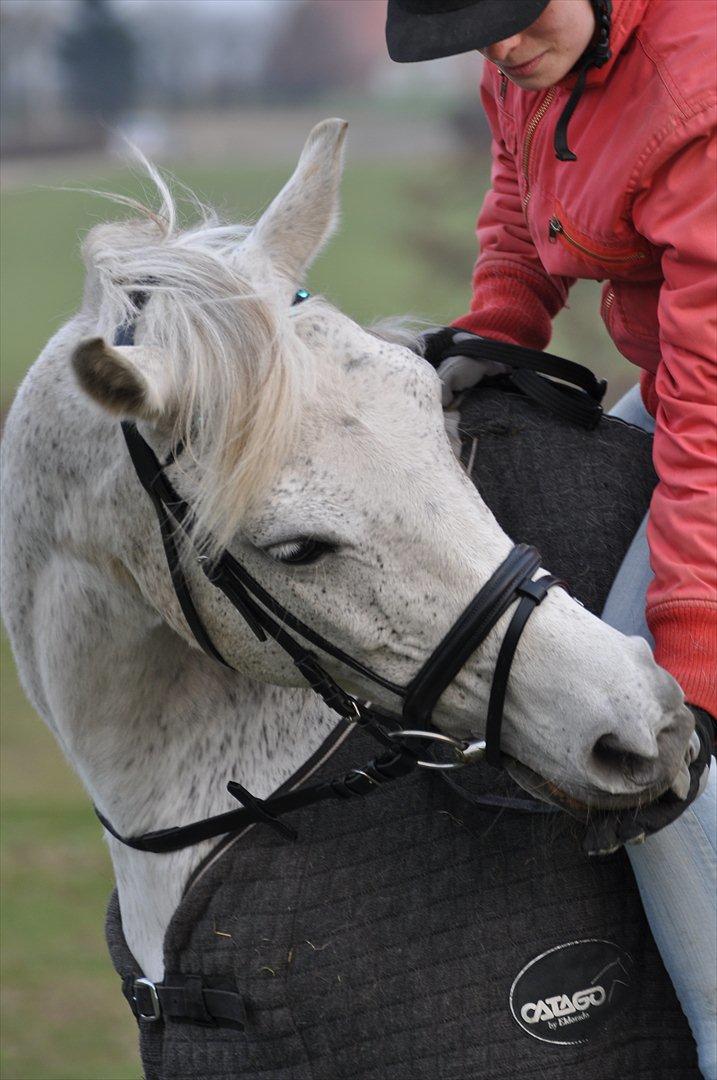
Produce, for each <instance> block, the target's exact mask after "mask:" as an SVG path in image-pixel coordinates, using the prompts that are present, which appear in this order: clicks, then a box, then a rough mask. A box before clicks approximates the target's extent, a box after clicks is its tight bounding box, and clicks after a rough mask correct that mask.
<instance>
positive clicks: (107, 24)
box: [58, 0, 138, 127]
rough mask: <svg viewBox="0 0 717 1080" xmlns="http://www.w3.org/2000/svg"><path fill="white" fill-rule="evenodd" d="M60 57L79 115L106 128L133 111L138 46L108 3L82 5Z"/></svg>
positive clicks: (95, 1) (60, 43) (87, 0)
mask: <svg viewBox="0 0 717 1080" xmlns="http://www.w3.org/2000/svg"><path fill="white" fill-rule="evenodd" d="M58 54H59V58H60V61H61V66H62V74H63V81H64V86H65V90H66V93H67V97H68V103H69V105H70V107H71V108H72V109H73V110H74V111H75V112H76V113H78V114H79V115H81V116H85V117H87V118H88V119H89V120H91V121H95V122H97V124H98V126H100V125H102V126H103V127H104V126H105V125H112V124H115V123H116V122H117V121H118V120H119V119H120V118H121V117H122V116H123V115H125V114H126V113H128V112H130V110H131V109H132V108H133V107H134V105H135V102H136V100H137V63H138V48H137V41H136V40H135V37H134V35H133V34H132V32H131V30H130V29H129V27H128V26H127V24H126V22H125V21H123V20H121V19H119V18H118V17H117V15H116V14H115V13H114V11H113V10H112V8H111V7H110V5H109V3H108V2H107V0H82V2H81V4H80V5H79V9H78V18H77V21H76V22H75V23H74V24H73V25H72V26H71V27H69V29H67V30H66V31H65V33H64V34H62V36H61V37H60V38H59V39H58Z"/></svg>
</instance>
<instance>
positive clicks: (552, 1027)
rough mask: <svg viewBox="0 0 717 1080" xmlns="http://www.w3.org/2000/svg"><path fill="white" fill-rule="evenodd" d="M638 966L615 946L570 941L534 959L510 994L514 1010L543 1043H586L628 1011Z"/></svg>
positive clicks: (513, 1012)
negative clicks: (627, 1007) (615, 1017)
mask: <svg viewBox="0 0 717 1080" xmlns="http://www.w3.org/2000/svg"><path fill="white" fill-rule="evenodd" d="M632 967H633V961H632V958H631V957H630V955H629V954H628V953H627V952H625V950H624V949H621V948H620V946H619V945H616V944H615V943H614V942H612V941H601V940H599V939H596V938H589V939H587V940H585V941H568V942H566V943H565V944H564V945H557V946H555V948H553V949H549V950H548V951H547V952H544V953H541V954H540V955H539V956H536V957H534V959H533V960H531V961H530V963H528V964H526V965H525V967H524V968H523V969H522V971H520V972H519V973H518V975H517V976H516V978H515V979H514V981H513V985H512V986H511V988H510V1009H511V1012H512V1014H513V1017H514V1019H515V1020H516V1021H517V1023H518V1024H519V1025H520V1027H521V1028H522V1029H523V1031H525V1032H527V1033H528V1035H532V1036H533V1038H535V1039H540V1040H541V1041H542V1042H553V1043H559V1044H562V1045H563V1046H574V1045H575V1044H576V1043H585V1042H588V1041H589V1040H590V1038H591V1037H592V1036H593V1035H595V1033H596V1032H598V1031H599V1030H601V1029H602V1027H604V1025H605V1023H606V1022H607V1021H608V1020H609V1018H610V1016H611V1015H613V1014H614V1013H615V1012H616V1011H618V1010H621V1009H623V1008H624V1006H625V1003H626V1001H627V999H628V997H629V994H630V989H631V985H632V976H631V971H632Z"/></svg>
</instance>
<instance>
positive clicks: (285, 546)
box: [266, 536, 336, 566]
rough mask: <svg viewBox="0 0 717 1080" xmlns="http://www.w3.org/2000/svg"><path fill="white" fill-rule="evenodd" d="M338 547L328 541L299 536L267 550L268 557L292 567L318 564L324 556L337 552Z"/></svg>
mask: <svg viewBox="0 0 717 1080" xmlns="http://www.w3.org/2000/svg"><path fill="white" fill-rule="evenodd" d="M335 550H336V545H335V544H331V543H329V542H328V541H326V540H317V538H316V537H314V536H297V538H296V539H295V540H285V541H284V542H283V543H282V544H273V545H272V546H271V547H269V548H267V549H266V553H267V555H270V556H271V558H272V559H276V560H277V561H278V562H282V563H287V564H288V565H290V566H306V565H308V564H309V563H314V562H317V560H318V559H320V558H321V556H322V555H326V554H328V553H329V552H332V551H335Z"/></svg>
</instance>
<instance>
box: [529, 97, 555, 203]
mask: <svg viewBox="0 0 717 1080" xmlns="http://www.w3.org/2000/svg"><path fill="white" fill-rule="evenodd" d="M557 92H558V88H557V87H556V86H551V87H550V89H549V90H548V92H547V94H546V95H545V97H544V98H543V100H542V101H541V102H540V105H539V106H538V108H537V110H536V112H534V113H533V115H532V116H531V118H530V120H529V121H528V126H527V127H526V129H525V136H524V138H523V177H524V179H525V195H524V196H523V209H524V210H525V208H526V206H527V205H528V203H529V202H530V176H529V174H528V170H529V168H530V151H531V148H532V145H533V136H534V135H535V129H536V128H537V126H538V124H539V123H540V121H541V120H542V119H543V117H544V116H545V114H546V112H547V111H548V109H549V108H550V106H551V104H552V102H553V98H554V97H555V95H556V94H557Z"/></svg>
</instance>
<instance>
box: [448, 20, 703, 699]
mask: <svg viewBox="0 0 717 1080" xmlns="http://www.w3.org/2000/svg"><path fill="white" fill-rule="evenodd" d="M715 15H716V8H715V4H714V0H613V19H612V31H611V35H610V41H611V47H612V52H613V56H612V59H611V60H610V61H609V62H608V63H607V64H606V65H605V66H604V67H603V68H601V69H599V70H594V69H593V70H591V72H590V73H589V76H588V81H587V88H586V90H585V93H584V94H583V96H582V98H581V99H580V102H579V104H578V107H577V109H576V111H575V113H574V115H573V118H572V120H571V121H570V126H569V144H570V147H571V149H572V150H573V151H574V152H575V153H576V154H577V161H575V162H561V161H558V160H557V159H556V157H555V153H554V150H553V134H554V130H555V124H556V120H557V118H558V117H559V116H560V113H561V112H562V110H563V107H564V105H565V102H566V101H567V99H568V96H569V94H570V90H571V88H572V85H573V82H574V78H575V77H574V76H568V77H567V78H566V79H564V80H563V81H562V82H561V83H559V84H558V85H557V86H554V87H551V88H550V89H549V90H547V91H542V90H541V91H537V92H536V91H524V90H521V89H519V88H518V87H516V86H514V85H513V84H511V83H509V82H508V80H507V79H505V77H504V76H502V75H501V73H500V72H499V71H498V69H497V68H496V67H495V66H494V65H492V64H490V63H486V65H485V71H484V77H483V83H482V87H481V93H482V98H483V104H484V106H485V109H486V112H487V114H488V119H489V122H490V125H491V128H492V131H493V136H494V141H493V170H492V187H491V190H490V191H489V192H488V194H487V196H486V199H485V203H484V205H483V209H482V211H481V214H480V217H479V219H478V240H479V243H480V252H481V253H480V256H479V258H478V261H477V263H476V267H475V271H474V275H473V300H472V304H471V311H470V313H469V314H468V315H466V316H464V317H463V318H461V319H458V320H457V322H456V325H458V326H461V327H464V328H465V329H467V330H472V331H473V332H474V333H477V334H484V335H486V336H488V337H494V338H499V339H501V340H505V341H512V342H516V343H518V344H522V345H530V346H533V347H534V348H539V349H542V348H544V347H545V346H546V345H547V343H548V341H549V339H550V333H551V319H552V318H553V316H554V315H555V314H556V312H558V311H559V310H560V308H561V307H563V305H564V304H565V301H566V298H567V294H568V289H569V288H570V286H571V284H572V283H573V281H574V280H575V279H576V278H595V279H597V280H598V281H603V280H604V281H605V285H604V288H603V301H602V316H603V319H604V321H605V325H606V326H607V329H608V332H609V334H610V336H611V337H612V339H613V341H614V342H615V344H616V345H617V347H618V349H619V350H620V352H621V353H623V355H624V356H626V357H627V358H628V360H631V361H632V362H633V363H635V364H637V365H639V367H641V368H642V369H643V372H642V390H643V398H644V400H645V403H646V405H647V407H648V409H649V410H650V412H651V413H652V414H653V415H654V416H655V418H656V423H657V429H656V434H655V442H654V459H655V467H656V470H657V473H658V476H659V484H658V486H657V488H656V490H655V494H654V497H653V501H652V506H651V513H650V525H649V532H648V538H649V543H650V551H651V563H652V567H653V570H654V572H655V579H654V582H653V584H652V585H651V586H650V589H649V592H648V605H647V619H648V624H649V626H650V629H651V631H652V633H653V634H654V637H655V643H656V653H655V655H656V658H657V660H658V662H659V663H660V664H662V666H663V667H665V668H667V670H668V671H670V672H672V674H673V675H674V676H675V678H676V679H677V680H678V681H679V683H680V684H681V686H682V688H683V690H684V691H685V695H686V697H687V700H688V701H690V702H692V703H693V704H695V705H699V706H701V707H702V708H704V709H707V710H708V711H709V712H710V713H711V714H712V715H713V716H715V715H717V447H716V445H715V432H716V430H717V423H716V421H717V324H716V319H715V306H716V298H717V279H716V275H715V267H716V265H717V236H716V234H717V209H716V206H715V190H716V182H717V170H716V168H715V163H716V161H717V154H716V146H715V102H716V98H717V93H716V88H715V52H714V50H715V30H716V19H715ZM551 221H552V225H551Z"/></svg>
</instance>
